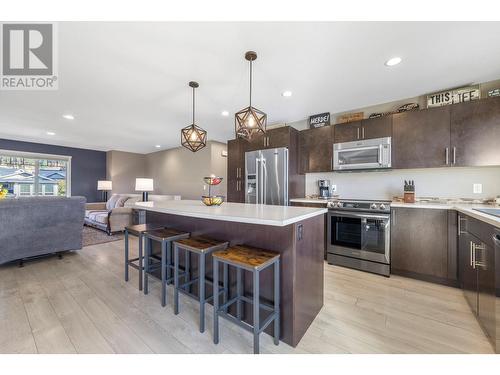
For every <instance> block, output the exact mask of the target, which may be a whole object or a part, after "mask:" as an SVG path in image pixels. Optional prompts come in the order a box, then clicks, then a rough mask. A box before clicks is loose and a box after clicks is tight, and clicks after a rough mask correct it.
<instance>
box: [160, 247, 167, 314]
mask: <svg viewBox="0 0 500 375" xmlns="http://www.w3.org/2000/svg"><path fill="white" fill-rule="evenodd" d="M166 304H167V241H161V305H162V306H163V307H165V305H166Z"/></svg>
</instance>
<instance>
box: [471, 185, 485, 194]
mask: <svg viewBox="0 0 500 375" xmlns="http://www.w3.org/2000/svg"><path fill="white" fill-rule="evenodd" d="M472 186H473V188H472V190H473V192H474V194H482V192H483V184H474V185H472Z"/></svg>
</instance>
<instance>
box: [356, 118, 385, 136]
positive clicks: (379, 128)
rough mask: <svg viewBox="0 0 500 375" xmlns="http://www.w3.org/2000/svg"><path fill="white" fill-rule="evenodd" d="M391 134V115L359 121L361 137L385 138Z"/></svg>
mask: <svg viewBox="0 0 500 375" xmlns="http://www.w3.org/2000/svg"><path fill="white" fill-rule="evenodd" d="M391 136H392V116H382V117H377V118H368V119H364V120H363V121H361V138H362V139H373V138H385V137H391Z"/></svg>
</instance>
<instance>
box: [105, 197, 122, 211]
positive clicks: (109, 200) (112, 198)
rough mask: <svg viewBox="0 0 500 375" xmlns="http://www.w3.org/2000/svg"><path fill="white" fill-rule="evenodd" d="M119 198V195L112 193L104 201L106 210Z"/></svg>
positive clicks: (113, 206)
mask: <svg viewBox="0 0 500 375" xmlns="http://www.w3.org/2000/svg"><path fill="white" fill-rule="evenodd" d="M118 198H120V196H119V195H116V194H113V195H112V196H111V198H109V199H108V201H107V202H106V210H108V211H109V210H112V209H113V208H115V206H116V201H117V200H118Z"/></svg>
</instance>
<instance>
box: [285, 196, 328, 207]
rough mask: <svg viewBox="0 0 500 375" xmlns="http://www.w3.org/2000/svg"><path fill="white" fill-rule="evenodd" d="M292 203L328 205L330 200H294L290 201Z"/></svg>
mask: <svg viewBox="0 0 500 375" xmlns="http://www.w3.org/2000/svg"><path fill="white" fill-rule="evenodd" d="M290 202H296V203H317V204H324V205H325V206H326V204H327V203H328V199H318V198H293V199H290Z"/></svg>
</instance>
